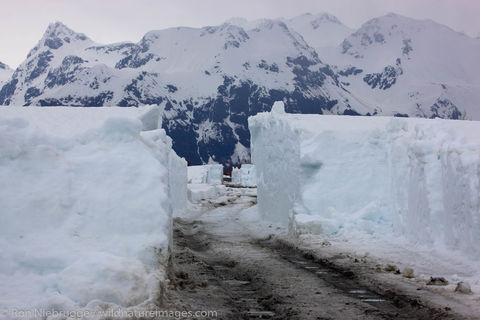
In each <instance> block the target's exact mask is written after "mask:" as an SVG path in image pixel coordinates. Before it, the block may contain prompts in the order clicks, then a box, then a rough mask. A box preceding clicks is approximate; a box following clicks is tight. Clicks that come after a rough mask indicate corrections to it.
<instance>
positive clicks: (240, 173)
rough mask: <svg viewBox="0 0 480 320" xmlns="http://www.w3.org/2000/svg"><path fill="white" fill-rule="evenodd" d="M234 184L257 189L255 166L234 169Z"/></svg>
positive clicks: (245, 165) (243, 165)
mask: <svg viewBox="0 0 480 320" xmlns="http://www.w3.org/2000/svg"><path fill="white" fill-rule="evenodd" d="M232 184H234V185H238V186H243V187H255V186H256V185H257V176H256V173H255V166H254V165H252V164H242V166H241V167H240V168H233V169H232Z"/></svg>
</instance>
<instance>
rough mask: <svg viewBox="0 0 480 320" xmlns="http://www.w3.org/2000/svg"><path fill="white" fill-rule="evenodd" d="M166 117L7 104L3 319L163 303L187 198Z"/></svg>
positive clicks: (0, 237) (2, 178)
mask: <svg viewBox="0 0 480 320" xmlns="http://www.w3.org/2000/svg"><path fill="white" fill-rule="evenodd" d="M159 116H160V112H159V111H158V110H155V109H154V108H153V109H151V108H150V109H149V108H138V109H137V108H114V107H112V108H71V107H68V108H62V107H55V108H35V107H30V108H17V107H0V187H1V190H2V192H0V203H1V205H0V216H1V221H2V222H1V223H0V247H1V248H2V249H1V251H0V283H1V284H2V285H1V286H0V319H14V318H16V317H15V316H14V315H12V314H10V313H9V312H11V311H12V310H32V309H36V310H40V309H41V310H57V311H62V312H68V311H70V310H77V309H78V308H93V309H95V308H99V306H102V304H101V303H100V301H102V303H107V304H103V307H102V308H105V307H106V306H109V305H110V306H114V305H119V306H124V307H128V306H134V305H138V304H141V303H145V302H148V301H154V299H156V298H157V297H158V294H159V292H158V291H159V288H160V284H161V282H162V281H164V280H165V267H166V264H167V261H168V259H169V254H170V245H171V237H172V215H173V214H177V213H179V212H182V211H183V210H185V207H186V201H187V200H186V194H187V193H186V183H187V169H186V162H185V160H183V159H181V158H179V157H178V156H177V155H176V154H175V153H174V151H173V150H172V148H171V147H172V142H171V139H170V138H169V137H168V136H167V135H166V134H165V131H164V130H163V129H159V128H158V117H159ZM103 311H106V310H103Z"/></svg>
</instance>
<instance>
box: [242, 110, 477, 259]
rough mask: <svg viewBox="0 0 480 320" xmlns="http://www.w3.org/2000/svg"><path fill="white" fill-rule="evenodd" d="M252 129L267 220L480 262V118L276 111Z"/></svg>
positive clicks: (252, 120) (260, 197)
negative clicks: (386, 237)
mask: <svg viewBox="0 0 480 320" xmlns="http://www.w3.org/2000/svg"><path fill="white" fill-rule="evenodd" d="M277 109H278V108H277ZM280 109H281V108H280ZM249 127H250V132H251V136H252V160H253V163H254V164H255V166H256V170H257V185H258V202H259V211H260V212H261V213H262V214H263V217H264V219H266V220H270V221H275V222H277V223H280V224H283V225H284V226H289V227H290V230H295V228H303V229H305V226H308V228H307V229H308V230H309V232H318V233H325V234H330V235H331V234H338V233H340V232H342V233H345V232H354V231H361V232H367V233H371V234H375V235H381V234H385V233H391V232H395V233H396V234H397V235H401V236H405V237H406V238H407V239H408V240H410V241H412V242H414V243H417V244H422V245H429V246H434V247H436V248H439V249H442V248H448V249H456V250H459V251H460V252H462V253H463V254H465V255H466V256H468V257H470V258H474V259H478V258H480V233H478V230H480V204H479V197H478V195H479V192H480V187H479V178H480V123H479V122H474V121H448V120H429V119H404V118H402V119H400V118H390V117H348V116H324V115H293V114H283V113H282V112H280V111H279V112H273V113H261V114H258V115H257V116H254V117H251V118H249Z"/></svg>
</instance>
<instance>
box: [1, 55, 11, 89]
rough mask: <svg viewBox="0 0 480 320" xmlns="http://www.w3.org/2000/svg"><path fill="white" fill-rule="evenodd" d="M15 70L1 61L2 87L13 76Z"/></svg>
mask: <svg viewBox="0 0 480 320" xmlns="http://www.w3.org/2000/svg"><path fill="white" fill-rule="evenodd" d="M12 73H13V70H12V69H11V68H10V67H9V66H7V65H6V64H5V63H2V62H1V61H0V87H1V86H2V85H3V83H5V82H6V81H8V79H9V78H10V77H11V76H12Z"/></svg>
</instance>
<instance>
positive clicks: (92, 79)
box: [0, 20, 366, 163]
mask: <svg viewBox="0 0 480 320" xmlns="http://www.w3.org/2000/svg"><path fill="white" fill-rule="evenodd" d="M278 99H284V100H286V101H288V106H289V111H291V112H302V113H322V112H325V111H326V112H329V111H331V112H334V113H338V112H340V113H342V112H344V111H345V110H346V112H347V113H348V112H349V110H350V105H349V103H351V102H350V101H353V100H354V98H353V97H351V96H350V95H349V94H348V92H347V91H346V90H344V88H343V87H342V85H341V84H340V83H339V82H338V80H337V75H335V73H334V72H333V71H332V69H331V68H330V67H329V66H327V65H325V64H323V63H322V62H321V61H320V59H319V58H318V56H317V53H316V52H315V50H314V49H312V48H311V47H310V46H308V44H307V43H306V42H305V41H304V40H303V38H302V37H301V36H299V35H298V34H297V33H295V32H293V31H291V30H290V29H289V28H288V27H287V26H286V25H285V24H284V23H283V22H281V21H275V20H264V21H262V23H259V24H258V26H257V27H256V28H254V29H251V30H248V32H247V31H245V30H244V29H243V28H241V27H238V26H235V25H232V24H223V25H220V26H215V27H205V28H200V29H194V28H172V29H167V30H161V31H152V32H149V33H147V34H146V35H145V36H144V37H143V38H142V39H141V41H140V42H138V43H136V44H134V43H120V44H113V45H99V44H96V43H94V42H93V41H92V40H90V39H89V38H87V37H86V36H85V35H83V34H79V33H75V32H74V31H72V30H70V29H69V28H67V27H66V26H65V25H63V24H61V23H55V24H52V25H50V26H49V27H48V29H47V31H46V32H45V35H44V36H43V38H42V39H41V40H40V41H39V43H38V44H37V46H36V47H35V48H33V49H32V50H31V52H30V53H29V55H28V57H27V59H26V60H25V61H24V62H23V63H22V64H21V65H20V66H19V67H18V68H17V70H16V71H15V73H14V74H13V76H12V78H11V80H10V81H9V82H8V83H7V84H6V85H5V86H4V87H3V88H2V90H1V91H0V104H7V105H8V104H9V105H81V106H84V105H86V106H102V105H120V106H137V105H141V104H161V105H163V106H164V107H165V110H166V112H165V119H164V126H165V128H166V130H167V131H168V134H169V135H170V136H171V137H172V138H173V140H174V148H175V150H176V151H177V152H178V153H179V154H180V155H182V156H185V157H186V158H187V160H188V161H189V162H190V163H201V162H208V161H210V160H214V161H218V162H222V163H232V162H238V161H242V160H246V159H248V158H249V153H248V147H249V145H250V141H249V133H248V128H247V118H248V116H249V115H252V114H256V113H257V112H260V111H264V110H269V109H270V108H271V105H272V103H273V101H275V100H278ZM365 111H366V110H365Z"/></svg>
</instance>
